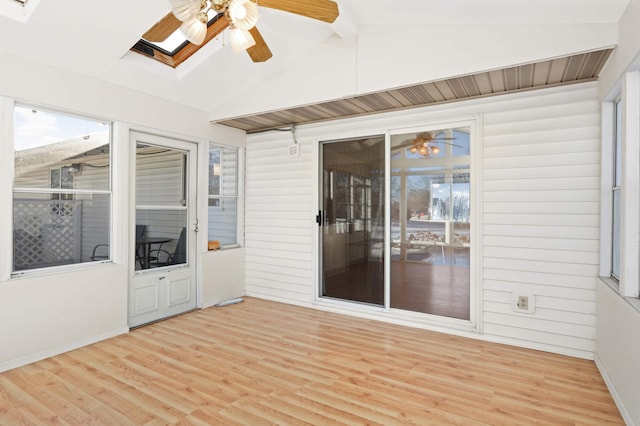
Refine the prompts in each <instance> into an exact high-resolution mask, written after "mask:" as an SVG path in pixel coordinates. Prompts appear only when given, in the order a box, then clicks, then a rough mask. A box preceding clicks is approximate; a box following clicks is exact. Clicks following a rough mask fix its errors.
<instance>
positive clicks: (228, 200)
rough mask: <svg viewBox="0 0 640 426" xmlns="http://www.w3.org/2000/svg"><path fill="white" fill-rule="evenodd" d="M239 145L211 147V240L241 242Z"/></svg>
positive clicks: (229, 243) (231, 244) (223, 242)
mask: <svg viewBox="0 0 640 426" xmlns="http://www.w3.org/2000/svg"><path fill="white" fill-rule="evenodd" d="M238 169H239V152H238V148H231V147H223V146H219V145H213V144H212V145H210V146H209V241H212V240H217V241H219V242H220V245H221V246H223V247H224V246H233V245H236V244H238Z"/></svg>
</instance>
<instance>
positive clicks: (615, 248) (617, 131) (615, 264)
mask: <svg viewBox="0 0 640 426" xmlns="http://www.w3.org/2000/svg"><path fill="white" fill-rule="evenodd" d="M621 107H622V102H621V100H620V99H618V100H617V101H616V102H615V107H614V110H613V112H614V120H613V122H614V126H613V131H614V132H613V133H614V134H613V188H612V189H611V191H612V199H613V213H612V217H613V220H612V224H613V226H612V230H611V234H612V238H611V277H612V278H614V279H616V280H619V279H620V218H621V213H620V208H621V205H620V198H621V191H620V185H621V183H622V109H621Z"/></svg>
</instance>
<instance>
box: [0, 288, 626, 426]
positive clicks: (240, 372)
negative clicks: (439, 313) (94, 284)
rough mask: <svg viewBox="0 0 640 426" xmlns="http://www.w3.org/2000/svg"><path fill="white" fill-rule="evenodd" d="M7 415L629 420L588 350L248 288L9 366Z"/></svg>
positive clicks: (374, 421) (53, 419)
mask: <svg viewBox="0 0 640 426" xmlns="http://www.w3.org/2000/svg"><path fill="white" fill-rule="evenodd" d="M0 424H2V425H40V424H57V425H58V424H59V425H90V424H95V425H103V424H104V425H119V426H120V425H164V424H189V425H191V424H193V425H262V424H279V425H297V424H313V425H333V424H347V425H362V424H370V425H403V424H419V425H431V424H433V425H446V424H456V425H483V424H485V425H487V424H488V425H501V424H504V425H526V424H536V425H545V424H546V425H562V424H583V425H602V424H623V422H622V419H621V418H620V415H619V413H618V411H617V409H616V407H615V405H614V403H613V401H612V398H611V396H610V395H609V393H608V391H607V389H606V387H605V385H604V382H603V380H602V378H601V377H600V375H599V373H598V371H597V369H596V367H595V365H594V363H593V362H591V361H587V360H582V359H575V358H570V357H565V356H560V355H554V354H549V353H544V352H538V351H532V350H527V349H520V348H515V347H510V346H504V345H498V344H492V343H487V342H481V341H477V340H472V339H465V338H461V337H456V336H450V335H446V334H438V333H433V332H428V331H424V330H419V329H413V328H408V327H402V326H396V325H391V324H385V323H381V322H376V321H370V320H364V319H359V318H353V317H349V316H343V315H338V314H331V313H326V312H321V311H317V310H312V309H306V308H301V307H296V306H290V305H284V304H279V303H274V302H269V301H264V300H260V299H252V298H247V299H246V300H245V302H243V303H240V304H237V305H230V306H226V307H223V308H209V309H206V310H202V311H196V312H192V313H189V314H185V315H182V316H179V317H175V318H172V319H169V320H166V321H163V322H160V323H156V324H152V325H149V326H147V327H142V328H139V329H136V330H134V331H132V332H131V333H129V334H127V335H123V336H119V337H116V338H113V339H110V340H107V341H104V342H100V343H97V344H94V345H91V346H88V347H85V348H82V349H78V350H75V351H72V352H68V353H66V354H63V355H60V356H56V357H53V358H49V359H47V360H44V361H40V362H37V363H34V364H31V365H28V366H25V367H22V368H18V369H15V370H11V371H8V372H4V373H2V374H0Z"/></svg>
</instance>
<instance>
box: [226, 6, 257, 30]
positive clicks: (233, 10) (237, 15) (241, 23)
mask: <svg viewBox="0 0 640 426" xmlns="http://www.w3.org/2000/svg"><path fill="white" fill-rule="evenodd" d="M227 10H228V12H229V19H230V20H231V22H233V25H234V26H236V27H238V28H240V29H243V30H250V29H251V28H253V27H254V26H255V25H256V23H257V22H258V5H257V4H255V3H254V2H252V1H251V0H231V1H230V2H229V6H228V9H227Z"/></svg>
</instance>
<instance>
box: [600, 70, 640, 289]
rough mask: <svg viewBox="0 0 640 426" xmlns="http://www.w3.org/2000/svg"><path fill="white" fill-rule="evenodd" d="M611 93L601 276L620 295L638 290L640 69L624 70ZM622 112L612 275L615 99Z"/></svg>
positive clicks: (605, 126)
mask: <svg viewBox="0 0 640 426" xmlns="http://www.w3.org/2000/svg"><path fill="white" fill-rule="evenodd" d="M619 87H620V88H619V89H617V90H616V91H615V92H614V93H613V94H612V96H610V97H609V98H608V99H607V100H605V102H603V104H602V156H601V215H600V216H601V226H600V232H601V234H600V236H601V238H600V241H601V250H600V276H601V278H602V279H603V280H605V281H606V282H608V283H610V284H611V285H612V286H614V287H617V289H618V292H619V293H620V295H621V296H624V297H631V298H638V296H639V294H640V273H639V270H638V260H639V255H640V250H639V243H640V218H639V215H638V212H639V211H640V165H639V159H640V71H632V72H627V73H626V74H625V75H624V76H623V78H622V81H621V84H620V86H619ZM618 99H619V100H620V102H621V112H622V127H621V136H622V162H621V164H620V166H621V171H622V182H621V185H620V189H619V191H620V193H621V203H620V213H621V217H620V276H619V277H618V280H617V282H616V280H614V279H613V278H612V277H611V270H612V252H613V238H612V229H613V228H612V226H613V191H612V188H613V185H614V182H613V179H614V172H615V169H614V167H615V158H614V156H613V155H614V144H615V139H614V138H615V121H614V120H615V102H616V101H617V100H618Z"/></svg>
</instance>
